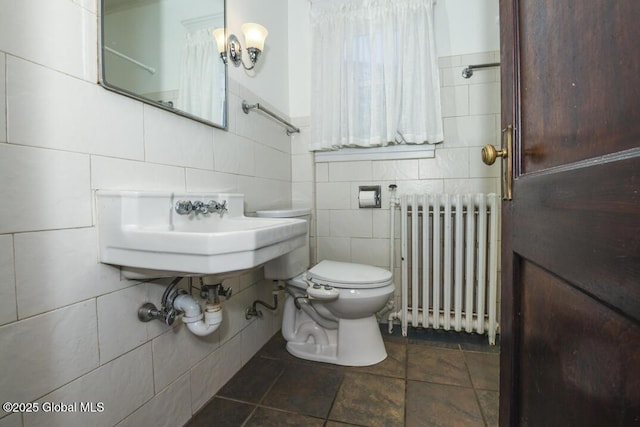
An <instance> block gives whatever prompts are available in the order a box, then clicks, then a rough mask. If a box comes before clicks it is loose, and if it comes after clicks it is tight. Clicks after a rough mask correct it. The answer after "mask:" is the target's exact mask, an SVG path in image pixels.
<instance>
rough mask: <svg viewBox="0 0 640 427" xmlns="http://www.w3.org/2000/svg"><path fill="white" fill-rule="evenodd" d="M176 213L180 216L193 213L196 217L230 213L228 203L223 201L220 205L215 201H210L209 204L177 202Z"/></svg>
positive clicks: (197, 201)
mask: <svg viewBox="0 0 640 427" xmlns="http://www.w3.org/2000/svg"><path fill="white" fill-rule="evenodd" d="M176 212H177V213H178V214H179V215H188V214H189V213H191V212H195V213H196V215H197V214H203V215H206V214H209V213H214V212H216V213H219V214H220V216H222V215H223V214H224V213H225V212H228V209H227V201H226V200H223V201H222V203H218V202H216V201H215V200H209V202H208V203H204V202H203V201H201V200H196V201H195V202H191V201H189V200H178V201H177V202H176Z"/></svg>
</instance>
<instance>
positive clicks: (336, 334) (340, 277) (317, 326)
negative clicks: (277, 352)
mask: <svg viewBox="0 0 640 427" xmlns="http://www.w3.org/2000/svg"><path fill="white" fill-rule="evenodd" d="M310 213H311V211H310V210H309V209H297V210H279V211H259V212H257V215H258V216H261V217H272V218H274V217H278V218H283V217H286V218H292V217H295V218H301V219H307V222H308V221H309V216H310ZM307 242H308V233H307ZM308 267H309V247H308V244H307V245H306V246H304V247H302V248H299V249H296V250H295V251H293V252H290V253H288V254H285V255H283V256H281V257H280V258H276V259H275V260H272V261H269V262H268V263H267V264H265V277H266V278H268V279H274V280H284V281H285V283H286V286H285V289H286V291H287V296H286V300H285V305H284V313H283V319H282V335H283V337H284V338H285V340H286V341H287V351H288V352H289V353H291V354H292V355H294V356H296V357H299V358H301V359H306V360H313V361H318V362H326V363H333V364H337V365H346V366H368V365H373V364H375V363H378V362H381V361H382V360H384V359H385V358H386V357H387V352H386V350H385V348H384V342H383V341H382V335H381V333H380V329H379V326H378V321H377V320H376V317H375V313H376V312H377V311H379V310H380V309H382V308H383V307H384V306H385V304H386V303H387V301H388V300H389V298H390V297H391V296H392V295H393V292H394V290H395V286H394V284H393V279H392V276H391V273H390V272H389V271H388V270H385V269H383V268H379V267H374V266H370V265H364V264H355V263H348V262H338V261H330V260H323V261H320V262H319V263H318V264H317V265H315V266H314V267H313V268H311V269H309V270H307V268H308Z"/></svg>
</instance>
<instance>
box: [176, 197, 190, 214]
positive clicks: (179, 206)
mask: <svg viewBox="0 0 640 427" xmlns="http://www.w3.org/2000/svg"><path fill="white" fill-rule="evenodd" d="M193 208H194V207H193V204H192V203H191V202H190V201H188V200H178V201H177V202H176V212H177V213H178V214H180V215H186V214H188V213H189V212H191V211H192V210H193Z"/></svg>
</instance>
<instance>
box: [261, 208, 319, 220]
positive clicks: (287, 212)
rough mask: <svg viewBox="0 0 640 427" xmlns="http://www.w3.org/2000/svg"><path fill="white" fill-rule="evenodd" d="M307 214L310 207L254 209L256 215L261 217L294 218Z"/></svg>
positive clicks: (309, 212)
mask: <svg viewBox="0 0 640 427" xmlns="http://www.w3.org/2000/svg"><path fill="white" fill-rule="evenodd" d="M309 214H311V208H298V209H279V210H266V211H256V215H257V216H259V217H261V218H296V217H299V216H305V215H309Z"/></svg>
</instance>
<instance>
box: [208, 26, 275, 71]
mask: <svg viewBox="0 0 640 427" xmlns="http://www.w3.org/2000/svg"><path fill="white" fill-rule="evenodd" d="M241 28H242V32H243V33H244V41H245V43H246V44H247V52H248V53H249V60H250V61H251V66H250V67H247V65H246V64H245V63H244V61H243V60H242V45H241V44H240V40H238V38H237V37H236V36H235V34H231V35H229V37H228V38H227V39H225V30H224V28H218V29H216V30H214V31H213V37H214V38H215V39H216V44H217V46H218V52H220V58H222V62H224V63H225V64H226V63H227V61H228V60H229V59H230V60H231V62H232V63H233V65H235V66H236V67H239V66H240V64H242V66H243V67H244V69H245V70H253V68H254V67H255V66H256V62H257V61H258V57H259V56H260V54H261V53H262V51H263V50H264V40H265V39H266V38H267V35H268V34H269V32H268V31H267V29H266V28H265V27H263V26H262V25H260V24H254V23H247V24H244V25H242V27H241Z"/></svg>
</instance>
